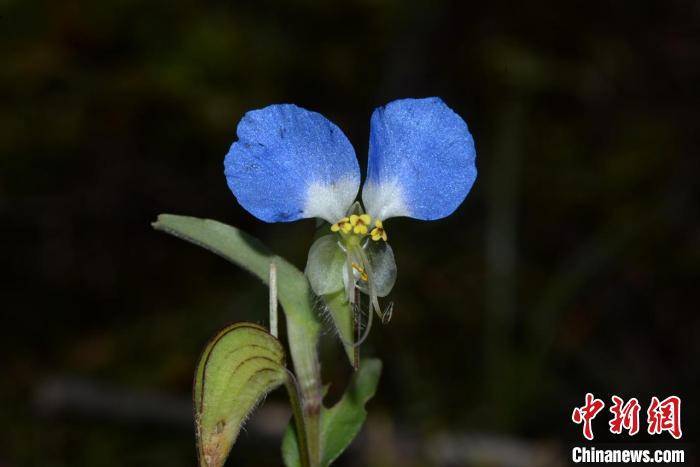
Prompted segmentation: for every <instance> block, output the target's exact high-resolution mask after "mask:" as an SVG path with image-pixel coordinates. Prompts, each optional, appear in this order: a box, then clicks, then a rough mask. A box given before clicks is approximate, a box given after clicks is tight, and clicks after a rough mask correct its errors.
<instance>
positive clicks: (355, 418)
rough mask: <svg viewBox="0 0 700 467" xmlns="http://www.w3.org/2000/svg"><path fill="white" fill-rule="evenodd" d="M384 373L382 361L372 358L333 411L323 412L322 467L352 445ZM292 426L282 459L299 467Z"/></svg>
mask: <svg viewBox="0 0 700 467" xmlns="http://www.w3.org/2000/svg"><path fill="white" fill-rule="evenodd" d="M381 372H382V362H381V361H380V360H378V359H374V358H370V359H367V360H365V361H364V363H363V364H362V367H361V368H360V369H359V371H358V372H357V373H355V374H354V375H353V378H352V380H351V382H350V385H349V386H348V389H347V390H346V391H345V394H344V395H343V397H342V398H341V399H340V401H338V403H337V404H335V405H334V406H333V407H331V408H330V409H326V408H322V409H321V446H323V450H322V461H321V465H322V466H323V467H327V466H329V465H330V464H331V463H332V462H333V461H335V460H336V459H337V458H338V457H339V456H340V455H341V454H342V453H343V451H344V450H345V449H346V448H347V447H348V446H349V445H350V443H351V442H352V440H353V439H354V438H355V436H357V434H358V433H359V432H360V429H361V428H362V425H363V424H364V422H365V419H366V418H367V411H366V410H365V404H366V403H367V401H369V400H370V399H371V398H372V396H374V394H375V392H376V390H377V384H378V383H379V376H380V374H381ZM294 433H295V430H294V427H293V426H292V425H291V424H290V426H289V427H287V432H286V433H285V435H284V440H283V442H282V457H283V459H284V464H285V465H286V466H287V467H299V466H300V465H301V463H300V459H299V449H298V447H297V444H296V437H295V436H294Z"/></svg>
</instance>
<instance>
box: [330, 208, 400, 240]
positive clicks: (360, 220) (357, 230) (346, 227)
mask: <svg viewBox="0 0 700 467" xmlns="http://www.w3.org/2000/svg"><path fill="white" fill-rule="evenodd" d="M371 225H372V217H371V216H370V215H369V214H359V215H358V214H353V215H351V216H349V217H343V218H342V219H340V220H339V221H338V222H336V223H335V224H333V225H331V231H332V232H340V233H341V234H343V236H353V237H359V238H360V239H361V238H363V237H365V236H366V235H367V234H369V235H370V237H372V240H374V241H375V242H376V241H379V240H384V241H386V240H387V235H386V231H385V230H384V225H383V224H382V221H381V220H379V219H376V220H375V221H374V228H373V229H372V230H371V231H370V230H369V229H370V226H371Z"/></svg>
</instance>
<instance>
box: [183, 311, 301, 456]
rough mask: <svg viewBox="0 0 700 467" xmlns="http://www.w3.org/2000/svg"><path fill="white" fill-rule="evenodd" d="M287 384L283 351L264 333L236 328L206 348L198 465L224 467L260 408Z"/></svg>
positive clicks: (198, 380) (197, 392) (200, 378)
mask: <svg viewBox="0 0 700 467" xmlns="http://www.w3.org/2000/svg"><path fill="white" fill-rule="evenodd" d="M287 379H288V373H287V370H286V368H285V355H284V349H283V348H282V345H281V344H280V343H279V341H278V340H277V339H275V338H274V337H272V335H270V334H269V333H268V332H267V330H265V328H262V327H260V326H258V325H256V324H252V323H237V324H233V325H231V326H228V327H227V328H225V329H223V330H222V331H221V332H219V333H218V334H217V335H216V336H215V337H214V338H213V339H212V340H211V341H210V342H209V344H207V346H206V348H205V349H204V352H203V353H202V356H201V358H200V360H199V365H198V366H197V370H196V373H195V380H194V391H193V399H194V400H193V402H194V412H195V426H196V432H197V450H198V457H199V463H200V465H201V466H206V467H221V466H223V465H224V463H225V462H226V458H227V457H228V454H229V452H230V451H231V447H232V446H233V443H234V442H235V441H236V438H237V437H238V433H239V432H240V429H241V426H242V425H243V422H244V421H245V420H246V418H247V417H248V415H250V413H251V412H252V410H253V409H254V408H255V406H256V404H257V403H258V402H259V401H260V400H261V399H262V398H263V397H264V396H265V395H266V394H267V393H268V392H270V391H272V390H273V389H275V388H276V387H278V386H280V385H281V384H283V383H285V382H286V381H287Z"/></svg>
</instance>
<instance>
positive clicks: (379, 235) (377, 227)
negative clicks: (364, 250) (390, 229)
mask: <svg viewBox="0 0 700 467" xmlns="http://www.w3.org/2000/svg"><path fill="white" fill-rule="evenodd" d="M370 235H371V236H372V240H374V241H375V242H378V241H379V240H380V239H381V240H384V241H385V242H386V239H387V238H388V237H387V235H386V231H385V230H384V224H382V221H380V220H379V219H377V220H376V221H374V228H373V229H372V231H371V232H370Z"/></svg>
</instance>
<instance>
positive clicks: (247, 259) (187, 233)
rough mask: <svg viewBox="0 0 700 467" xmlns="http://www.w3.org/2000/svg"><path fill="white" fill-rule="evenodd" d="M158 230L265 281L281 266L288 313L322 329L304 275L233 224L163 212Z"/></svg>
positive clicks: (281, 291) (280, 280)
mask: <svg viewBox="0 0 700 467" xmlns="http://www.w3.org/2000/svg"><path fill="white" fill-rule="evenodd" d="M151 225H152V226H153V228H154V229H156V230H161V231H163V232H166V233H169V234H170V235H174V236H175V237H178V238H181V239H183V240H187V241H188V242H191V243H194V244H195V245H199V246H201V247H203V248H206V249H207V250H209V251H212V252H213V253H216V254H217V255H219V256H221V257H223V258H225V259H227V260H229V261H231V262H232V263H234V264H236V265H238V266H240V267H242V268H244V269H246V270H247V271H249V272H251V273H253V274H254V275H255V276H257V277H258V278H259V279H260V280H262V281H263V282H264V283H265V284H267V281H268V273H269V269H270V263H272V262H274V263H275V265H276V266H277V277H278V285H279V290H278V295H279V300H280V303H282V306H283V307H284V308H285V313H286V314H288V315H289V314H293V315H295V316H298V317H300V318H303V320H304V321H305V323H306V326H307V327H308V328H309V330H310V331H312V330H313V329H314V328H316V329H318V328H320V325H319V323H318V320H317V318H316V315H315V313H314V312H313V307H312V304H313V295H312V293H311V290H310V288H309V283H308V281H307V280H306V277H305V276H304V274H303V273H302V272H301V271H299V269H297V268H296V267H294V266H293V265H292V264H290V263H289V262H288V261H286V260H285V259H283V258H281V257H279V256H277V255H275V254H273V253H272V252H271V251H270V250H269V249H268V248H267V247H266V246H265V245H264V244H263V243H262V242H261V241H260V240H258V239H257V238H255V237H253V236H252V235H248V234H247V233H245V232H243V231H241V230H238V229H237V228H235V227H232V226H230V225H226V224H223V223H221V222H217V221H214V220H211V219H199V218H196V217H187V216H176V215H172V214H161V215H159V216H158V220H157V221H156V222H154V223H153V224H151Z"/></svg>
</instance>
